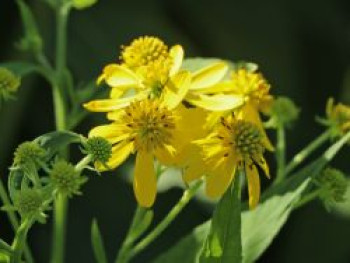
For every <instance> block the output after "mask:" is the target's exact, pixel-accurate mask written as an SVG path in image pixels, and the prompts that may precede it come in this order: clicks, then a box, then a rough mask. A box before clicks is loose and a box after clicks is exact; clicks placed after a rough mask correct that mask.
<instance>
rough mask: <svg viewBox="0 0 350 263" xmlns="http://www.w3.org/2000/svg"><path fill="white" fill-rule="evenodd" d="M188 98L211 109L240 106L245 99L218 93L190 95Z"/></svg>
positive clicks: (194, 103) (193, 102) (227, 108)
mask: <svg viewBox="0 0 350 263" xmlns="http://www.w3.org/2000/svg"><path fill="white" fill-rule="evenodd" d="M186 100H187V101H188V102H190V103H192V104H193V105H195V106H198V107H201V108H203V109H206V110H210V111H226V110H233V109H235V108H237V107H240V106H241V105H242V104H243V102H244V100H243V97H242V96H239V95H238V96H237V95H223V94H217V95H213V96H208V95H202V94H199V95H198V96H194V95H189V96H187V98H186Z"/></svg>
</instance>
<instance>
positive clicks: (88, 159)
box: [75, 154, 92, 172]
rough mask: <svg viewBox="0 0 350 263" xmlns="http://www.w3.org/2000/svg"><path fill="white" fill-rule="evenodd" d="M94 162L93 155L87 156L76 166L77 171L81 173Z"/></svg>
mask: <svg viewBox="0 0 350 263" xmlns="http://www.w3.org/2000/svg"><path fill="white" fill-rule="evenodd" d="M91 161H92V155H90V154H89V155H87V156H85V157H84V158H83V159H81V160H80V162H79V163H77V164H76V165H75V170H76V171H78V172H81V171H82V170H83V169H84V168H85V167H86V166H87V165H88V164H89V163H90V162H91Z"/></svg>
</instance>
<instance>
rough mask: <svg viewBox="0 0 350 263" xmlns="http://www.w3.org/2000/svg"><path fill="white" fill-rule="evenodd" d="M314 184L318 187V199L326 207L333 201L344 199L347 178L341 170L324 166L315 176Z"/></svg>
mask: <svg viewBox="0 0 350 263" xmlns="http://www.w3.org/2000/svg"><path fill="white" fill-rule="evenodd" d="M316 184H317V185H318V186H319V187H320V189H321V191H320V196H319V197H320V199H321V200H322V201H323V202H324V204H325V206H326V208H328V209H329V208H330V207H331V206H332V205H333V204H334V203H340V202H344V201H345V193H346V190H347V184H348V182H347V180H346V177H345V175H344V174H343V172H341V171H340V170H338V169H334V168H326V169H325V170H324V171H323V172H322V173H321V174H320V175H319V176H318V177H317V178H316Z"/></svg>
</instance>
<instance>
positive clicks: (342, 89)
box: [0, 0, 350, 263]
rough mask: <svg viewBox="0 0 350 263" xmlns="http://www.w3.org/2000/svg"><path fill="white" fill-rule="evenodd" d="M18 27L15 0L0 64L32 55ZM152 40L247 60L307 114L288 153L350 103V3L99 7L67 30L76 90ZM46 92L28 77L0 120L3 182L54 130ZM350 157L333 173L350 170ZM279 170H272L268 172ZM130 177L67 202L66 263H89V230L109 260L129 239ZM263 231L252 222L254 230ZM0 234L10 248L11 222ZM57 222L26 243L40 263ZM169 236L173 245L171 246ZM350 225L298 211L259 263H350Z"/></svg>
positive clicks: (186, 219) (92, 185)
mask: <svg viewBox="0 0 350 263" xmlns="http://www.w3.org/2000/svg"><path fill="white" fill-rule="evenodd" d="M28 3H30V5H31V6H32V7H33V9H34V12H35V14H36V15H37V17H38V20H39V26H40V29H41V32H42V34H43V36H44V38H45V39H46V46H45V48H46V52H47V54H48V56H49V57H50V58H52V54H53V43H54V30H53V28H54V20H53V18H54V16H53V13H52V12H51V10H49V9H48V8H47V7H46V6H44V5H43V4H42V2H41V1H39V0H37V1H35V0H32V1H28ZM21 32H22V31H21V23H20V18H19V15H18V11H17V9H16V6H15V3H14V1H13V0H1V1H0V63H1V62H4V61H7V60H12V59H19V58H23V57H25V55H24V54H22V53H21V52H19V51H17V50H16V49H15V47H14V43H15V42H16V41H17V40H19V38H20V36H21ZM145 34H147V35H157V36H160V37H161V38H163V39H164V40H165V41H166V42H167V43H169V44H176V43H181V44H182V45H183V46H184V47H185V50H186V53H187V56H206V57H211V56H216V57H223V58H227V59H232V60H242V59H244V60H249V61H254V62H256V63H258V64H259V65H260V69H261V70H262V72H263V73H264V74H265V76H266V77H267V79H268V80H269V81H270V82H271V84H272V86H273V89H272V92H273V93H274V94H278V95H280V94H283V95H287V96H290V97H291V98H292V99H293V100H295V102H296V103H297V104H298V105H299V106H300V107H302V114H301V118H300V120H299V121H298V122H297V123H296V125H295V127H294V129H293V131H292V132H289V133H288V140H289V143H288V155H289V156H292V154H293V153H295V152H296V151H297V150H298V149H300V148H301V147H302V146H303V145H304V144H305V143H307V142H308V141H310V140H311V139H312V138H314V137H315V136H316V135H317V134H319V133H320V132H321V131H322V127H320V126H319V125H317V124H315V122H314V115H315V114H318V115H323V114H324V106H325V102H326V100H327V98H328V97H329V96H334V97H336V98H337V99H340V100H342V101H343V102H347V103H350V67H349V66H350V1H348V0H324V1H322V0H310V1H305V0H304V1H300V0H294V1H293V0H290V1H280V0H271V1H229V0H224V1H208V0H202V1H199V0H197V1H189V0H178V1H164V0H163V1H161V0H158V1H156V0H148V1H145V0H139V1H136V0H134V1H115V0H100V1H99V3H98V4H97V5H96V6H94V7H93V8H91V9H88V10H85V11H81V12H78V11H74V12H72V16H71V19H70V25H69V42H68V47H69V53H68V63H69V67H70V68H71V70H72V71H73V73H74V76H75V80H76V81H78V80H83V81H88V80H91V79H94V78H95V77H96V76H97V75H98V73H99V72H100V70H101V68H102V67H103V65H105V64H106V63H108V62H111V61H113V60H115V59H116V58H117V57H118V52H119V46H120V45H121V44H126V43H128V42H129V41H130V40H131V39H132V38H134V37H137V36H140V35H145ZM51 105H52V99H51V92H50V88H49V86H48V84H47V83H46V82H45V81H44V80H43V79H42V78H40V77H38V76H31V77H26V78H25V79H23V85H22V86H21V90H20V92H19V98H18V100H17V101H14V102H10V103H8V104H7V105H6V107H4V108H3V109H2V110H1V112H0V160H1V161H0V173H1V178H2V179H3V180H6V173H7V167H8V166H9V165H10V164H11V160H12V153H13V151H14V149H15V148H16V146H17V145H18V144H19V143H21V142H23V141H25V140H32V139H33V138H35V137H36V136H38V135H40V134H43V133H46V132H48V131H51V130H53V129H54V120H53V117H52V116H53V114H52V113H53V112H52V106H51ZM102 122H103V120H102V118H101V119H96V118H94V119H93V118H89V119H88V120H86V121H84V122H83V123H82V124H81V125H80V126H79V127H78V128H77V131H78V132H81V133H83V134H86V133H87V131H88V130H89V128H90V127H92V126H93V125H94V124H96V123H102ZM348 156H349V150H347V151H346V150H345V151H343V152H342V156H339V157H338V158H337V160H336V161H335V162H334V163H333V164H334V165H336V166H337V167H340V168H342V169H344V171H346V172H349V158H348ZM272 166H273V164H272ZM123 173H125V169H123V167H122V168H121V169H119V170H117V171H115V172H113V173H110V174H104V175H103V176H102V177H96V176H92V177H91V180H90V181H89V182H88V184H87V185H86V186H85V187H84V189H83V190H84V196H83V197H77V198H74V199H73V200H72V201H71V203H70V209H69V222H68V231H67V232H68V240H67V258H66V262H93V259H92V258H93V256H92V252H91V251H92V250H91V247H90V236H89V235H90V222H91V219H92V218H93V217H96V218H97V219H98V221H99V224H100V227H101V231H102V233H103V235H104V239H105V245H106V248H107V250H108V256H109V258H110V259H112V258H114V255H115V253H116V249H117V248H118V247H119V245H120V243H121V241H122V238H123V237H124V235H125V232H126V230H127V226H128V225H129V223H130V218H131V216H132V213H133V209H134V206H135V202H134V197H133V193H132V189H131V187H130V185H128V184H127V183H125V182H124V181H123V180H122V179H121V178H120V175H121V174H123ZM180 194H181V191H180V190H178V189H172V190H170V191H169V192H167V193H165V194H161V195H159V197H158V200H157V203H156V205H155V212H156V221H158V220H159V219H161V218H162V217H163V216H164V215H165V214H166V212H167V211H168V209H169V208H170V207H171V206H172V205H173V204H174V202H176V200H177V199H178V198H179V196H180ZM208 217H209V214H208V212H207V211H206V210H203V209H202V208H201V206H199V205H198V204H196V203H195V202H193V203H191V204H190V205H189V207H188V208H186V209H185V211H184V212H183V213H182V214H181V215H180V216H179V218H178V220H177V221H176V223H175V224H173V225H172V226H171V227H170V228H169V229H168V230H167V231H166V233H165V234H164V235H163V236H161V238H159V239H158V240H157V241H156V242H155V243H154V244H153V245H152V246H151V247H150V248H149V249H148V250H147V251H146V252H144V253H143V254H141V255H140V256H139V257H137V258H136V259H135V262H149V261H150V260H151V259H152V258H154V257H155V256H156V255H157V254H158V253H160V252H162V251H164V250H165V249H167V248H169V247H171V246H172V244H174V242H176V240H178V239H179V238H180V237H181V236H182V235H184V234H185V233H188V232H189V231H190V230H191V229H192V228H193V227H194V226H195V225H197V224H199V223H201V222H203V221H204V220H206V219H207V218H208ZM258 223H259V222H257V224H258ZM0 235H1V237H4V239H7V240H11V238H12V232H11V230H10V226H9V224H8V221H7V219H6V217H5V216H4V214H3V215H2V217H1V218H0ZM50 236H51V222H50V221H49V223H48V224H47V225H39V224H36V225H35V226H34V228H33V229H32V230H31V232H30V243H31V245H32V247H33V250H34V254H35V256H36V258H37V259H38V262H48V255H49V250H50ZM165 236H166V237H165ZM349 240H350V219H345V218H341V217H337V216H335V215H333V214H330V213H327V212H326V211H325V210H324V208H323V207H322V205H321V204H320V203H319V202H313V203H312V204H310V205H308V206H307V207H305V208H302V209H300V210H298V211H296V212H294V213H293V215H292V216H291V218H290V219H289V221H288V223H287V224H286V225H285V227H284V228H283V229H282V231H281V233H280V234H279V236H278V237H277V238H276V239H275V240H274V242H273V244H272V246H271V247H270V248H269V249H268V250H267V252H266V253H265V254H264V256H263V257H262V258H261V259H260V260H259V262H273V263H274V262H283V263H289V262H293V263H294V262H301V263H303V262H317V263H323V262H325V263H326V262H337V263H346V262H350V242H349Z"/></svg>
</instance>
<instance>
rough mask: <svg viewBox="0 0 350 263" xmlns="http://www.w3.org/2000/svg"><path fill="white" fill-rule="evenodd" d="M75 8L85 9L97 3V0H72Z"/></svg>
mask: <svg viewBox="0 0 350 263" xmlns="http://www.w3.org/2000/svg"><path fill="white" fill-rule="evenodd" d="M72 3H73V7H74V8H76V9H85V8H89V7H90V6H92V5H94V4H96V3H97V0H72Z"/></svg>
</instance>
